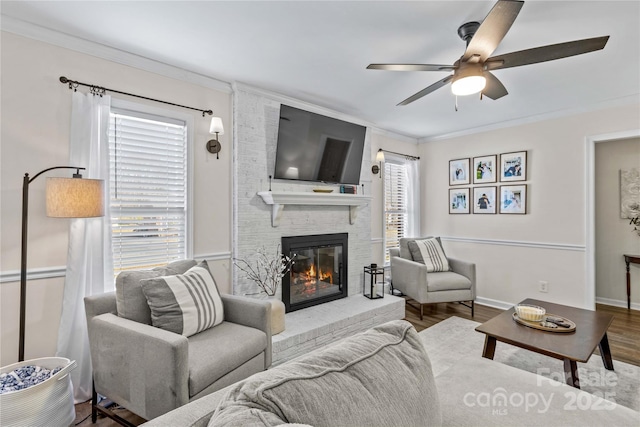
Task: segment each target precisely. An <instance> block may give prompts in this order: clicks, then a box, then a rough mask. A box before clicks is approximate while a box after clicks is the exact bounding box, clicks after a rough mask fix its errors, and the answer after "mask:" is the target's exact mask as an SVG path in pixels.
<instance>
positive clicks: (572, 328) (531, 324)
mask: <svg viewBox="0 0 640 427" xmlns="http://www.w3.org/2000/svg"><path fill="white" fill-rule="evenodd" d="M547 317H553V318H556V319H561V320H562V321H563V322H564V323H568V324H569V325H570V326H569V327H568V328H564V327H562V326H557V327H555V328H553V327H552V328H550V327H548V326H542V325H541V324H540V323H541V322H533V321H531V320H524V319H521V318H519V317H518V314H517V313H513V320H515V321H516V322H517V323H520V324H521V325H524V326H528V327H529V328H533V329H539V330H541V331H547V332H564V333H566V332H573V331H575V330H576V324H575V323H574V322H572V321H571V320H569V319H567V318H566V317H562V316H558V315H557V314H551V313H547V314H545V315H544V318H545V319H546V318H547Z"/></svg>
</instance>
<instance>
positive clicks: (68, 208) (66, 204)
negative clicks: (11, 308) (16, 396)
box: [18, 166, 104, 362]
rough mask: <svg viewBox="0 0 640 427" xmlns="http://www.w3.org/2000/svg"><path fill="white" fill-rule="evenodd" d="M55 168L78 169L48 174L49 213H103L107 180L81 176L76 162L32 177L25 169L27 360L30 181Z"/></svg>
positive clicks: (22, 300)
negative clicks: (67, 175)
mask: <svg viewBox="0 0 640 427" xmlns="http://www.w3.org/2000/svg"><path fill="white" fill-rule="evenodd" d="M54 169H76V173H74V174H73V178H48V179H47V188H46V202H47V216H49V217H53V218H91V217H99V216H104V181H103V180H101V179H82V175H80V170H84V169H85V168H79V167H76V166H54V167H52V168H49V169H45V170H43V171H40V172H38V173H37V174H36V175H34V177H33V178H29V174H28V173H25V174H24V178H23V181H22V248H21V249H22V252H21V258H20V341H19V343H18V361H19V362H22V361H23V360H24V337H25V323H26V322H25V318H26V304H27V225H28V220H29V184H31V182H33V180H34V179H36V178H37V177H39V176H40V175H42V174H43V173H45V172H48V171H50V170H54Z"/></svg>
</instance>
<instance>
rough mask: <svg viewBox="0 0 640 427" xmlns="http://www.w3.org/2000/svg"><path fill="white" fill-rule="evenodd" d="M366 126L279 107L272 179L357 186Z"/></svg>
mask: <svg viewBox="0 0 640 427" xmlns="http://www.w3.org/2000/svg"><path fill="white" fill-rule="evenodd" d="M366 131H367V128H366V127H364V126H360V125H356V124H354V123H349V122H345V121H343V120H338V119H333V118H331V117H327V116H322V115H320V114H315V113H311V112H309V111H304V110H300V109H298V108H293V107H290V106H288V105H281V106H280V125H279V127H278V145H277V148H276V170H275V173H274V175H273V176H274V178H276V179H293V180H300V181H318V182H328V183H338V184H351V185H358V184H359V183H360V167H361V165H362V153H363V150H364V138H365V133H366Z"/></svg>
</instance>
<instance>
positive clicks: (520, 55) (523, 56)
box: [484, 36, 609, 70]
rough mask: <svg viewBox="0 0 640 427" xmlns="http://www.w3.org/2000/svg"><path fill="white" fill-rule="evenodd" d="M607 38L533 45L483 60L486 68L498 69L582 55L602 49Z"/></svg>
mask: <svg viewBox="0 0 640 427" xmlns="http://www.w3.org/2000/svg"><path fill="white" fill-rule="evenodd" d="M608 40H609V36H603V37H595V38H592V39H583V40H574V41H572V42H566V43H558V44H551V45H548V46H540V47H534V48H533V49H526V50H521V51H518V52H511V53H505V54H504V55H498V56H493V57H491V58H489V59H487V61H486V62H485V64H484V65H485V69H486V70H499V69H502V68H511V67H519V66H521V65H529V64H537V63H539V62H546V61H553V60H555V59H561V58H567V57H570V56H575V55H582V54H583V53H589V52H593V51H596V50H600V49H603V48H604V46H605V45H606V44H607V41H608Z"/></svg>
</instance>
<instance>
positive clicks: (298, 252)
mask: <svg viewBox="0 0 640 427" xmlns="http://www.w3.org/2000/svg"><path fill="white" fill-rule="evenodd" d="M348 236H349V235H348V234H347V233H337V234H320V235H312V236H292V237H283V238H282V253H283V254H285V255H287V256H289V257H291V258H294V264H293V266H292V267H291V271H290V272H289V273H288V274H285V275H284V277H283V278H282V301H283V302H284V305H285V311H286V312H287V313H289V312H291V311H296V310H300V309H303V308H307V307H311V306H314V305H318V304H322V303H325V302H329V301H333V300H336V299H340V298H345V297H346V296H347V290H348V285H347V278H348V272H347V254H348V246H347V242H348Z"/></svg>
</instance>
